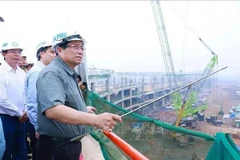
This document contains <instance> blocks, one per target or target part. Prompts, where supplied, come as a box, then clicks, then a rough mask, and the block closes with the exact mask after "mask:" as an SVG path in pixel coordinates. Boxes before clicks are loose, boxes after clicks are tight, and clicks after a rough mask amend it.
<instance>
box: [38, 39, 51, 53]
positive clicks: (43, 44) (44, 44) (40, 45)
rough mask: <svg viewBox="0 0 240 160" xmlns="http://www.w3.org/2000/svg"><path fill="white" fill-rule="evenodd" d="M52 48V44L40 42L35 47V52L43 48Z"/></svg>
mask: <svg viewBox="0 0 240 160" xmlns="http://www.w3.org/2000/svg"><path fill="white" fill-rule="evenodd" d="M50 46H52V43H51V42H46V41H42V42H41V43H39V44H38V45H37V51H38V50H39V49H40V48H45V47H50Z"/></svg>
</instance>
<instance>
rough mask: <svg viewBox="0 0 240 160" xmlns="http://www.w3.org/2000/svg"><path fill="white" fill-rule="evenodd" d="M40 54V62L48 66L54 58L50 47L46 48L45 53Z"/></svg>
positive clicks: (54, 54)
mask: <svg viewBox="0 0 240 160" xmlns="http://www.w3.org/2000/svg"><path fill="white" fill-rule="evenodd" d="M40 54H41V60H42V61H43V63H44V64H45V65H48V64H49V63H50V62H52V60H53V59H54V58H55V57H56V53H55V52H54V51H53V50H52V49H51V47H48V48H47V50H46V52H41V53H40Z"/></svg>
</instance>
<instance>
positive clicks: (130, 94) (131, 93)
mask: <svg viewBox="0 0 240 160" xmlns="http://www.w3.org/2000/svg"><path fill="white" fill-rule="evenodd" d="M132 92H133V90H132V88H130V97H131V98H130V106H132V95H133V94H132Z"/></svg>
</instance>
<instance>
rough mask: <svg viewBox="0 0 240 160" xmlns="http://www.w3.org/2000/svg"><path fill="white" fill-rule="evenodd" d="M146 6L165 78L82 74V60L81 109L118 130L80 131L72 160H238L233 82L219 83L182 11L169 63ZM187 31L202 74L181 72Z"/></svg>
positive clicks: (158, 8) (161, 25)
mask: <svg viewBox="0 0 240 160" xmlns="http://www.w3.org/2000/svg"><path fill="white" fill-rule="evenodd" d="M149 3H151V7H152V8H151V9H152V11H153V14H152V16H153V17H154V22H155V26H154V27H153V29H155V30H156V31H157V32H156V33H157V37H158V40H159V48H160V49H161V53H159V54H161V57H162V59H163V62H161V63H163V64H164V67H165V68H164V72H115V71H114V70H113V69H99V68H96V67H94V66H92V67H88V66H87V56H84V59H83V60H82V61H83V62H82V63H81V64H80V65H78V66H76V68H74V69H75V71H76V72H77V74H78V75H79V76H80V77H81V80H80V81H81V82H85V83H86V85H87V87H86V90H84V92H85V93H84V96H83V95H81V98H82V99H84V101H85V104H86V106H93V107H95V108H96V114H101V113H105V112H109V113H113V114H116V115H119V116H120V117H121V119H122V123H117V124H116V127H115V128H114V129H113V130H110V131H105V130H100V129H96V128H94V127H92V126H90V127H86V128H87V129H86V130H87V131H86V133H84V135H79V136H77V137H74V138H73V139H71V140H73V141H75V140H81V142H82V152H81V153H80V155H81V156H83V157H80V158H79V159H80V160H83V159H84V160H131V159H132V160H140V159H141V160H205V159H206V160H239V159H240V81H239V82H238V81H237V80H234V79H230V78H229V79H221V78H219V76H218V75H219V73H221V72H222V71H223V70H225V69H227V68H228V66H223V67H219V66H218V64H219V55H218V53H216V52H215V51H214V49H212V48H211V45H210V44H211V42H210V43H206V42H205V40H204V39H203V38H202V37H201V36H200V35H197V34H196V31H195V30H194V29H193V28H192V27H191V26H189V25H188V20H187V14H188V8H186V10H185V13H186V15H185V16H186V17H184V18H183V17H181V16H180V17H178V18H179V19H180V20H181V21H182V23H183V26H184V27H183V29H184V34H183V37H182V38H183V42H181V43H182V44H183V51H182V53H181V54H182V57H181V58H179V61H182V66H181V67H180V68H179V65H178V66H177V65H176V64H175V63H174V61H173V57H174V54H173V53H172V48H173V46H171V45H170V43H169V37H168V34H167V33H168V28H167V27H166V25H165V19H164V16H163V15H164V13H163V10H162V5H161V2H160V1H159V0H151V2H149ZM0 20H1V19H0ZM188 31H189V32H192V34H193V37H194V39H195V41H196V42H197V43H198V45H199V46H200V48H201V49H203V50H204V52H205V53H207V55H208V56H210V58H209V59H208V58H206V57H208V56H205V57H204V56H202V58H203V57H204V58H203V59H204V61H201V66H202V65H204V68H201V69H200V68H198V71H192V72H188V71H186V70H185V67H184V66H186V65H188V63H187V62H186V60H185V59H186V57H187V55H186V52H187V43H188V41H187V37H188V34H187V32H188ZM196 50H197V49H196ZM84 52H85V50H84ZM205 53H204V54H205ZM180 59H181V60H180ZM131 61H132V62H133V61H134V59H133V60H131ZM194 61H195V62H197V61H198V59H197V58H196V59H195V60H194ZM199 61H200V60H199ZM205 62H206V63H205ZM159 63H160V61H159ZM199 63H200V62H199ZM178 64H180V62H179V63H178ZM193 65H194V64H193ZM196 65H197V64H196ZM176 66H177V67H176ZM146 67H147V66H146ZM79 93H80V92H79ZM80 94H82V91H81V93H80ZM79 137H80V138H79ZM71 140H70V141H71ZM71 142H72V141H71Z"/></svg>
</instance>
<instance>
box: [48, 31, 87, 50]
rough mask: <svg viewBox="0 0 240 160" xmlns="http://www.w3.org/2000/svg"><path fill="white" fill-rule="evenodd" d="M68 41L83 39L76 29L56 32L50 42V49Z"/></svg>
mask: <svg viewBox="0 0 240 160" xmlns="http://www.w3.org/2000/svg"><path fill="white" fill-rule="evenodd" d="M69 41H83V42H84V39H83V38H82V37H81V36H80V34H79V33H78V32H77V31H70V32H62V33H58V34H57V35H55V36H54V37H53V42H52V49H54V48H55V47H56V46H58V45H60V44H63V43H65V42H69Z"/></svg>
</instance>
